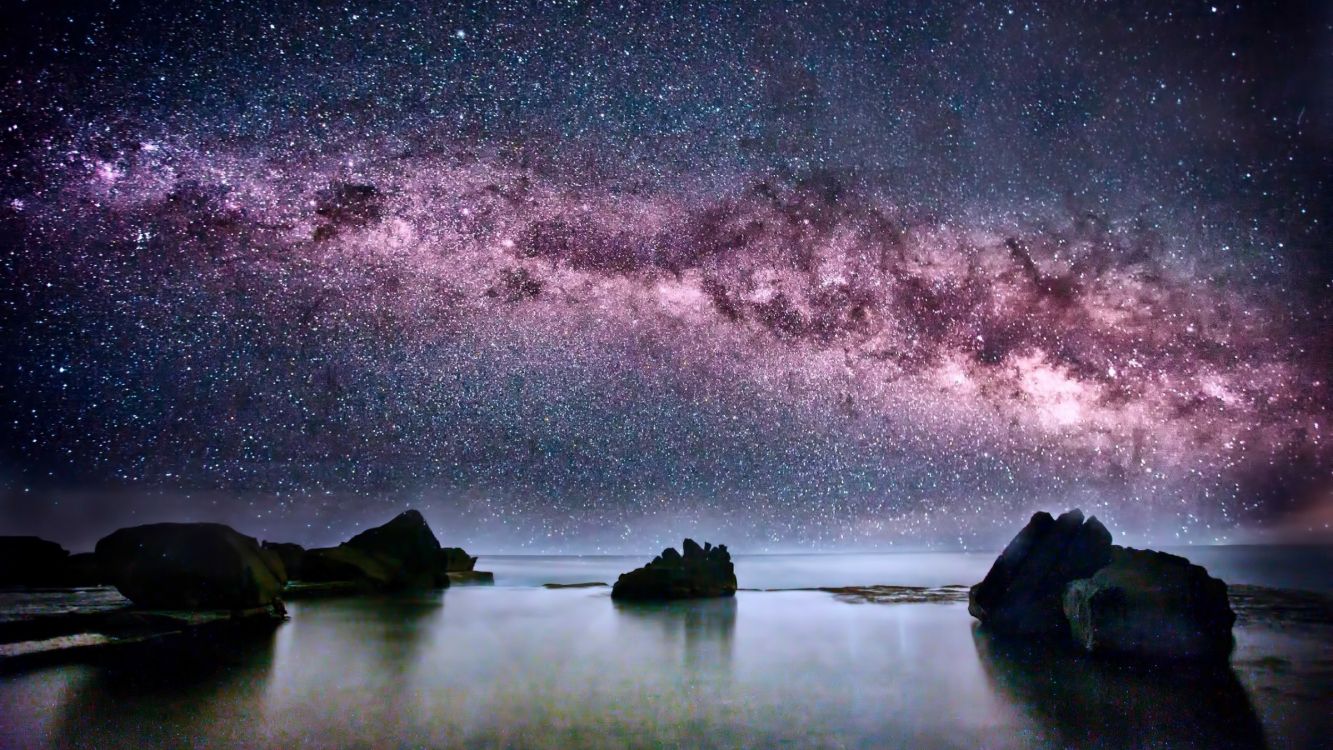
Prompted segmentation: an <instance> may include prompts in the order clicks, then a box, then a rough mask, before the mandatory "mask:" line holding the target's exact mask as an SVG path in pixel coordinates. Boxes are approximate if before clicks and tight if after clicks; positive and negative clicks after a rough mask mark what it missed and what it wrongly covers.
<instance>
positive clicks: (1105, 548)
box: [967, 509, 1111, 635]
mask: <svg viewBox="0 0 1333 750" xmlns="http://www.w3.org/2000/svg"><path fill="white" fill-rule="evenodd" d="M1110 559H1111V532H1109V531H1107V529H1106V527H1105V526H1103V525H1102V524H1101V522H1100V521H1098V520H1097V518H1096V517H1095V516H1094V517H1092V518H1089V519H1087V521H1086V522H1085V521H1084V520H1083V513H1082V511H1079V510H1077V509H1076V510H1071V511H1069V512H1068V513H1064V514H1062V515H1061V516H1060V517H1059V518H1058V519H1054V518H1051V514H1049V513H1047V512H1045V511H1042V512H1039V513H1036V514H1034V515H1033V516H1032V520H1030V521H1029V522H1028V524H1027V526H1025V527H1023V530H1022V531H1020V532H1019V533H1018V536H1016V537H1014V539H1013V541H1011V542H1009V546H1007V547H1005V548H1004V552H1003V553H1001V554H1000V556H999V558H997V559H996V560H995V564H994V565H992V566H991V569H990V572H989V573H987V574H986V578H985V579H984V580H982V582H981V583H978V584H977V585H975V586H973V587H972V589H971V591H970V592H969V593H968V604H967V611H968V612H970V613H971V614H972V616H973V617H975V618H977V619H978V620H981V622H982V623H984V624H985V625H986V626H987V627H988V628H990V629H991V630H993V631H994V632H996V633H1004V634H1009V635H1050V634H1062V633H1067V632H1068V629H1069V624H1068V622H1067V621H1066V620H1065V615H1064V605H1063V598H1064V593H1065V587H1066V586H1067V585H1068V584H1069V582H1070V581H1073V580H1076V579H1079V578H1087V577H1089V576H1091V575H1092V574H1093V573H1095V572H1096V571H1097V570H1098V569H1099V568H1101V567H1102V566H1103V565H1106V564H1107V563H1108V562H1110Z"/></svg>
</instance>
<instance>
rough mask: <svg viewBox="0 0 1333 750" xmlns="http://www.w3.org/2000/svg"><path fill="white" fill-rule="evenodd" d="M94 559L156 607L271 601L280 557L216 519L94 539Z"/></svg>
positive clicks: (280, 580)
mask: <svg viewBox="0 0 1333 750" xmlns="http://www.w3.org/2000/svg"><path fill="white" fill-rule="evenodd" d="M96 554H97V564H98V566H99V567H100V568H101V569H102V571H103V572H104V574H105V575H106V576H107V578H108V579H109V580H110V581H111V583H112V584H113V585H114V586H115V587H116V588H117V589H118V590H119V591H120V593H122V594H124V595H125V597H126V598H128V599H130V600H131V601H133V602H134V603H135V604H138V605H140V606H142V607H149V608H154V609H188V610H194V609H231V610H245V609H252V608H255V607H265V606H269V605H272V604H275V603H276V602H277V599H278V594H279V593H280V592H281V591H282V587H283V586H284V585H285V584H286V582H287V573H286V570H285V569H284V568H283V566H282V561H281V560H279V559H278V557H277V556H276V555H274V554H272V553H271V552H268V551H266V550H264V549H262V548H261V547H260V546H259V542H258V541H256V540H255V539H254V538H253V537H248V536H245V535H244V534H241V533H239V532H237V531H236V530H235V529H232V528H231V527H229V526H225V525H223V524H220V523H155V524H148V525H146V526H134V527H131V528H127V529H120V530H119V531H115V532H113V533H111V534H110V535H109V536H106V537H104V538H102V540H101V541H99V542H98V543H97V553H96Z"/></svg>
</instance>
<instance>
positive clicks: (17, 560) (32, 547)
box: [0, 536, 69, 586]
mask: <svg viewBox="0 0 1333 750" xmlns="http://www.w3.org/2000/svg"><path fill="white" fill-rule="evenodd" d="M68 558H69V551H68V550H66V549H65V548H64V547H61V546H60V545H59V544H56V543H55V542H52V541H48V540H46V539H42V538H40V537H35V536H0V586H49V585H52V584H53V583H55V582H57V581H58V580H59V579H60V577H61V575H62V573H63V571H64V568H65V564H66V561H67V560H68Z"/></svg>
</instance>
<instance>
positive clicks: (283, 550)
mask: <svg viewBox="0 0 1333 750" xmlns="http://www.w3.org/2000/svg"><path fill="white" fill-rule="evenodd" d="M260 546H261V547H263V548H264V549H266V550H268V551H269V552H272V553H273V554H275V555H277V556H278V559H279V560H282V567H284V568H286V569H287V579H288V580H291V581H304V580H305V578H304V577H303V574H304V571H303V570H302V569H301V568H302V560H303V559H304V558H305V547H302V546H301V545H299V544H293V543H291V542H268V541H265V542H263V543H262V544H260Z"/></svg>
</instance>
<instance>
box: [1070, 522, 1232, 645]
mask: <svg viewBox="0 0 1333 750" xmlns="http://www.w3.org/2000/svg"><path fill="white" fill-rule="evenodd" d="M1064 614H1065V617H1066V618H1068V621H1069V625H1070V630H1071V632H1072V634H1073V637H1074V641H1075V642H1076V643H1078V645H1079V646H1081V647H1082V648H1084V649H1085V650H1087V651H1089V652H1091V653H1111V654H1125V655H1132V656H1141V657H1149V658H1166V659H1201V658H1209V657H1222V656H1226V655H1227V654H1229V653H1230V652H1231V647H1232V643H1233V641H1232V637H1231V626H1232V625H1233V624H1234V623H1235V621H1236V615H1235V613H1234V612H1232V610H1231V605H1230V603H1229V601H1228V599H1227V585H1226V584H1225V583H1223V582H1222V581H1220V580H1218V579H1216V578H1213V577H1211V576H1209V575H1208V571H1206V570H1204V569H1203V568H1202V567H1200V566H1198V565H1193V564H1191V563H1190V561H1189V560H1186V559H1185V558H1183V557H1178V556H1176V555H1170V554H1167V553H1165V552H1154V551H1151V550H1136V549H1126V548H1123V547H1115V548H1114V550H1113V551H1112V556H1111V563H1110V564H1109V565H1107V566H1106V567H1104V568H1102V569H1101V570H1098V571H1097V572H1096V573H1095V574H1094V575H1093V576H1092V577H1090V578H1085V579H1081V580H1076V581H1073V582H1071V583H1070V584H1069V585H1068V586H1067V587H1066V589H1065V594H1064Z"/></svg>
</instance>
